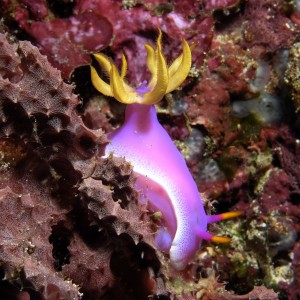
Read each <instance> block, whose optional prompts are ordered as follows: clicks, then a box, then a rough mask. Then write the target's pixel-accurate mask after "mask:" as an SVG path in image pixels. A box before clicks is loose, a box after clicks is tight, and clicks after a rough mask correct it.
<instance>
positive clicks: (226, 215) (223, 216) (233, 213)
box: [220, 211, 244, 220]
mask: <svg viewBox="0 0 300 300" xmlns="http://www.w3.org/2000/svg"><path fill="white" fill-rule="evenodd" d="M242 214H244V212H243V211H230V212H227V213H224V214H221V215H220V217H221V220H226V219H231V218H235V217H239V216H241V215H242Z"/></svg>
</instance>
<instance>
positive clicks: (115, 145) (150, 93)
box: [91, 32, 241, 270]
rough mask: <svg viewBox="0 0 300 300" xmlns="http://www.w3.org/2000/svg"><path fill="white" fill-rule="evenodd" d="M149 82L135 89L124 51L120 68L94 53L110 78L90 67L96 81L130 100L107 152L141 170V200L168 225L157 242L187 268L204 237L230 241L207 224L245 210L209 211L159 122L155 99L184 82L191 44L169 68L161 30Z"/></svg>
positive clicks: (176, 264)
mask: <svg viewBox="0 0 300 300" xmlns="http://www.w3.org/2000/svg"><path fill="white" fill-rule="evenodd" d="M145 47H146V51H147V65H148V68H149V70H150V72H151V75H152V77H151V79H150V81H149V84H146V82H143V83H142V85H141V86H140V87H139V88H137V89H134V88H132V87H130V86H129V85H127V84H126V83H125V81H124V77H125V75H126V69H127V62H126V59H125V56H124V55H123V58H122V61H123V65H122V70H121V73H119V71H118V70H117V68H116V66H115V65H114V64H113V63H112V62H111V61H110V59H109V58H108V57H106V56H105V55H104V54H101V53H99V54H94V57H95V58H96V60H97V62H98V63H99V65H100V67H101V68H102V69H103V70H104V71H105V72H106V73H107V74H108V76H109V79H110V83H109V84H108V83H106V82H105V81H103V80H102V79H101V78H100V77H99V75H98V74H97V72H96V70H95V68H94V67H93V66H91V77H92V82H93V85H94V86H95V87H96V88H97V89H98V91H100V92H101V93H103V94H104V95H106V96H111V97H115V98H116V99H117V100H118V101H120V102H122V103H125V104H128V105H127V107H126V113H125V122H124V124H123V125H122V126H121V127H120V128H118V129H116V130H115V131H113V132H111V133H109V135H108V137H109V139H110V143H109V144H108V145H107V147H106V155H110V154H111V153H113V155H115V156H118V157H125V158H126V160H127V161H129V162H130V163H131V164H132V166H133V170H134V172H135V173H136V175H137V181H136V188H137V189H138V190H140V191H141V197H140V198H141V200H144V201H149V202H150V207H151V209H152V210H153V211H160V212H161V213H162V216H163V224H164V227H163V228H161V229H160V230H159V231H158V232H157V235H156V243H157V247H158V248H159V249H160V250H163V251H165V252H169V253H170V261H171V264H172V265H173V266H174V267H175V268H176V269H179V270H180V269H183V268H185V266H186V265H187V263H188V262H189V261H190V259H191V258H192V257H193V256H194V254H195V252H196V251H197V250H198V249H199V247H200V245H201V241H202V239H206V240H212V241H216V242H228V241H229V240H230V239H229V238H227V237H218V236H213V235H211V234H209V233H208V232H207V231H206V230H207V224H208V223H211V222H216V221H219V220H221V219H226V218H231V217H235V216H238V215H240V214H241V212H231V213H225V214H222V215H216V216H207V215H206V213H205V211H204V208H203V204H202V201H201V198H200V195H199V192H198V189H197V186H196V183H195V181H194V179H193V177H192V175H191V173H190V172H189V170H188V168H187V165H186V162H185V160H184V158H183V156H182V155H181V153H180V152H179V150H178V149H177V148H176V146H175V145H174V143H173V142H172V140H171V138H170V136H169V135H168V133H167V132H166V131H165V130H164V128H163V127H162V126H161V125H160V124H159V122H158V120H157V116H156V110H155V106H154V104H155V103H157V102H159V101H160V100H161V99H162V98H163V97H164V95H165V94H166V93H169V92H171V91H173V90H174V89H176V88H177V87H179V86H180V84H181V83H182V82H183V81H184V80H185V78H186V77H187V75H188V73H189V70H190V67H191V49H190V47H189V45H188V43H187V42H186V41H185V40H183V53H182V54H181V55H180V56H179V57H178V58H176V59H175V60H174V62H173V63H172V64H171V65H170V67H167V64H166V61H165V58H164V56H163V54H162V51H161V32H160V33H159V37H158V40H157V48H156V49H154V48H153V47H152V46H150V45H148V44H146V45H145Z"/></svg>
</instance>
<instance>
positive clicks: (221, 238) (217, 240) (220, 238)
mask: <svg viewBox="0 0 300 300" xmlns="http://www.w3.org/2000/svg"><path fill="white" fill-rule="evenodd" d="M211 241H212V242H214V243H222V244H226V243H230V242H231V238H229V237H227V236H217V235H213V236H212V237H211Z"/></svg>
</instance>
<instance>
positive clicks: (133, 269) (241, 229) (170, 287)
mask: <svg viewBox="0 0 300 300" xmlns="http://www.w3.org/2000/svg"><path fill="white" fill-rule="evenodd" d="M0 7H1V12H0V16H1V18H2V19H1V20H0V22H1V23H0V32H1V33H2V34H1V35H0V172H1V177H0V208H1V209H0V223H1V230H0V271H1V272H0V274H1V283H0V299H12V300H14V299H51V300H52V299H80V298H82V299H88V300H90V299H93V300H94V299H141V300H143V299H148V298H149V297H150V298H152V299H206V300H208V299H281V300H284V299H291V300H296V299H298V298H299V297H300V284H299V283H300V269H299V262H300V246H299V233H300V217H299V216H300V201H299V199H300V169H299V159H300V142H299V140H300V116H299V91H300V87H299V72H300V68H299V63H300V61H299V60H300V58H299V57H300V55H299V25H300V21H299V19H300V18H299V14H300V11H299V10H300V8H299V1H296V0H275V1H274V0H247V1H246V0H240V1H239V0H217V1H215V0H214V1H213V0H195V1H190V0H180V1H179V0H175V1H171V2H170V1H166V0H151V1H150V0H149V1H129V0H128V1H127V0H123V1H115V0H75V1H69V0H55V1H46V0H32V1H27V0H0ZM157 28H161V30H162V32H163V45H164V47H163V49H164V53H165V55H166V58H167V60H168V61H172V59H174V58H175V57H176V56H177V55H178V54H179V53H180V51H181V40H182V38H185V39H186V40H187V41H188V43H189V44H192V43H194V45H195V47H194V49H193V66H192V69H191V71H190V74H189V77H188V79H187V80H186V81H185V83H184V84H183V86H182V88H180V89H179V90H177V91H174V92H172V93H171V94H169V95H166V97H165V99H164V100H163V101H162V103H161V104H159V106H158V107H157V111H158V117H159V121H160V122H161V123H162V124H163V126H164V127H165V128H166V130H167V131H168V132H169V134H170V135H171V137H172V138H173V139H174V141H175V143H176V145H177V146H178V148H179V149H180V150H181V151H182V153H183V155H184V156H185V158H186V160H187V163H188V166H189V167H190V170H191V172H192V174H193V176H194V178H195V180H196V183H197V185H198V187H199V190H200V192H201V193H202V194H203V195H202V198H203V199H204V205H205V208H206V211H207V212H208V213H222V212H226V211H229V210H244V211H245V214H244V216H243V217H241V218H239V219H236V220H233V221H227V222H224V223H221V224H217V225H213V226H211V227H210V228H209V229H210V232H213V233H215V234H218V235H228V236H231V237H232V242H231V244H229V245H223V246H220V245H215V244H210V243H205V244H204V245H203V246H202V248H201V250H199V252H198V253H197V255H196V256H195V258H194V260H193V261H192V262H191V263H190V264H189V265H188V267H187V268H186V269H185V270H184V271H181V272H179V271H175V270H173V269H172V268H171V267H170V265H169V261H168V255H166V254H163V253H160V252H159V251H157V250H156V248H155V244H154V241H153V240H154V239H153V237H154V234H155V231H156V229H157V226H159V224H160V217H161V216H160V215H159V214H154V215H153V214H152V213H151V212H149V211H148V210H147V206H146V205H142V204H141V203H139V201H138V198H139V194H138V191H135V190H134V188H133V185H134V180H135V177H134V174H133V173H132V169H131V165H130V163H129V162H127V161H126V159H124V158H116V157H113V156H110V157H106V158H102V157H101V155H102V154H103V153H104V147H105V145H106V144H107V143H108V140H107V138H106V135H105V132H107V131H110V130H111V129H112V128H114V127H116V126H118V125H119V124H121V123H122V120H123V112H124V107H123V106H122V105H121V104H119V103H117V102H116V101H114V100H113V99H109V98H107V97H104V96H102V95H99V94H98V93H97V91H96V90H95V89H94V88H93V87H92V85H91V82H90V74H89V67H88V66H87V64H90V63H92V61H91V59H90V56H89V54H90V53H92V52H98V51H104V53H105V54H107V55H108V56H110V57H112V59H113V60H114V61H116V63H117V64H120V62H121V55H122V52H124V53H125V55H126V57H127V60H128V62H129V65H128V75H127V78H126V79H127V80H128V82H131V83H133V84H135V85H139V84H140V83H141V82H142V81H143V80H145V79H148V78H149V72H148V70H147V67H146V63H145V62H146V60H145V59H146V51H145V49H144V43H150V44H152V45H153V44H154V43H155V40H156V38H157ZM70 82H72V84H70ZM162 151H163V149H162Z"/></svg>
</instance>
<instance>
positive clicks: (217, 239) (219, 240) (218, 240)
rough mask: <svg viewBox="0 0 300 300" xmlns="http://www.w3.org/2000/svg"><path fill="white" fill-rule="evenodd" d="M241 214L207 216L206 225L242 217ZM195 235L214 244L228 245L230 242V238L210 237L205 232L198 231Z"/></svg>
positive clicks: (234, 212)
mask: <svg viewBox="0 0 300 300" xmlns="http://www.w3.org/2000/svg"><path fill="white" fill-rule="evenodd" d="M243 213H244V212H243V211H232V212H227V213H224V214H220V215H214V216H207V223H214V222H218V221H221V220H226V219H231V218H235V217H238V216H240V215H242V214H243ZM197 235H198V236H199V237H200V238H202V239H204V240H207V241H212V242H215V243H229V242H230V241H231V238H229V237H226V236H217V235H212V234H210V233H208V232H206V231H199V232H198V233H197Z"/></svg>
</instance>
